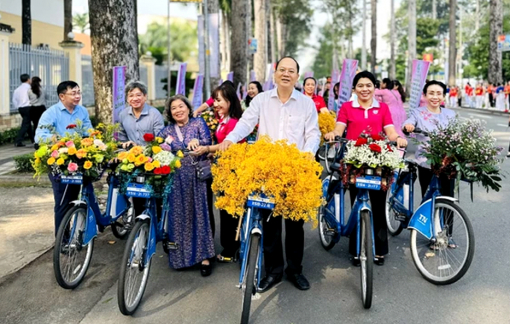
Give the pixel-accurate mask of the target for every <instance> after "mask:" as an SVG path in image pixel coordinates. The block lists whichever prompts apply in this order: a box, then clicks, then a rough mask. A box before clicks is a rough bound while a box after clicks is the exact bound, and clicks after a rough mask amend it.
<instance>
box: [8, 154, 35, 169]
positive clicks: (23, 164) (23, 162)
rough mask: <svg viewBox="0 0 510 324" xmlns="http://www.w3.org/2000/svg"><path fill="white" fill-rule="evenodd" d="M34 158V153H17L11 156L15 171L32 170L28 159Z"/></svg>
mask: <svg viewBox="0 0 510 324" xmlns="http://www.w3.org/2000/svg"><path fill="white" fill-rule="evenodd" d="M33 158H34V155H33V154H31V153H27V154H23V155H18V156H15V157H13V159H14V166H15V168H16V171H18V172H34V168H32V163H31V162H30V160H32V159H33Z"/></svg>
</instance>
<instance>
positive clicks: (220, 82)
mask: <svg viewBox="0 0 510 324" xmlns="http://www.w3.org/2000/svg"><path fill="white" fill-rule="evenodd" d="M222 84H223V79H220V81H219V82H218V87H219V86H220V85H222Z"/></svg>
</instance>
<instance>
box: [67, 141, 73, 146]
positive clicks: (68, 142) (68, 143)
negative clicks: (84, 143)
mask: <svg viewBox="0 0 510 324" xmlns="http://www.w3.org/2000/svg"><path fill="white" fill-rule="evenodd" d="M66 146H67V147H73V146H74V142H73V141H67V142H66Z"/></svg>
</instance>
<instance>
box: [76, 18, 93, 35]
mask: <svg viewBox="0 0 510 324" xmlns="http://www.w3.org/2000/svg"><path fill="white" fill-rule="evenodd" d="M73 27H74V29H76V30H77V31H79V32H80V33H82V34H84V33H85V32H86V31H87V30H89V29H90V25H89V14H88V13H83V14H76V15H74V16H73Z"/></svg>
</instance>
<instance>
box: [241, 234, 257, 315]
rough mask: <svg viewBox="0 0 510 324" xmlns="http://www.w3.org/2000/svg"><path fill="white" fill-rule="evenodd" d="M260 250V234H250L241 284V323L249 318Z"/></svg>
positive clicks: (254, 291)
mask: <svg viewBox="0 0 510 324" xmlns="http://www.w3.org/2000/svg"><path fill="white" fill-rule="evenodd" d="M259 250H260V235H258V234H252V235H251V236H250V252H249V253H248V255H247V257H248V262H247V263H246V268H245V276H244V280H243V282H242V284H241V288H242V291H243V295H244V297H243V313H242V316H241V324H247V323H248V322H249V320H250V308H251V298H252V296H253V295H255V293H256V287H257V285H256V281H257V278H258V271H259V270H260V269H259V268H258V259H259Z"/></svg>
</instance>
